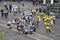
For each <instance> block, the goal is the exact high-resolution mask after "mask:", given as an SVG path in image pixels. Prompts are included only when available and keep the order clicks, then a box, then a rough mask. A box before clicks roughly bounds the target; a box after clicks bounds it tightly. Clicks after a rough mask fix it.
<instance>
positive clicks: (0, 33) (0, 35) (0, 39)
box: [0, 32, 3, 40]
mask: <svg viewBox="0 0 60 40" xmlns="http://www.w3.org/2000/svg"><path fill="white" fill-rule="evenodd" d="M2 36H3V33H2V32H0V40H2Z"/></svg>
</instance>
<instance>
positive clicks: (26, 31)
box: [23, 26, 28, 34]
mask: <svg viewBox="0 0 60 40" xmlns="http://www.w3.org/2000/svg"><path fill="white" fill-rule="evenodd" d="M23 33H24V34H28V28H27V27H25V26H24V28H23Z"/></svg>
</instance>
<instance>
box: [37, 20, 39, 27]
mask: <svg viewBox="0 0 60 40" xmlns="http://www.w3.org/2000/svg"><path fill="white" fill-rule="evenodd" d="M38 25H39V21H38V20H37V28H38Z"/></svg>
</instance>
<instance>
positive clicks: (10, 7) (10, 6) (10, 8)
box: [9, 4, 12, 13]
mask: <svg viewBox="0 0 60 40" xmlns="http://www.w3.org/2000/svg"><path fill="white" fill-rule="evenodd" d="M11 10H12V5H11V4H10V5H9V11H10V13H11Z"/></svg>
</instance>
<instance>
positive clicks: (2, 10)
mask: <svg viewBox="0 0 60 40" xmlns="http://www.w3.org/2000/svg"><path fill="white" fill-rule="evenodd" d="M3 12H4V9H1V15H2V17H4V13H3Z"/></svg>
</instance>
